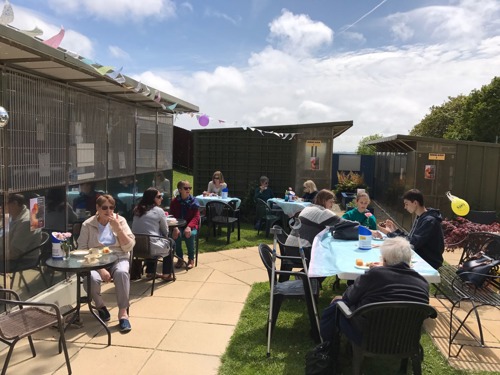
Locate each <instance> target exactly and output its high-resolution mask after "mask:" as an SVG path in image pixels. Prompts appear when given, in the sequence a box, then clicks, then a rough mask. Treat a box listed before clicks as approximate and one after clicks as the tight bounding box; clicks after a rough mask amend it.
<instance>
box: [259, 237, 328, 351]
mask: <svg viewBox="0 0 500 375" xmlns="http://www.w3.org/2000/svg"><path fill="white" fill-rule="evenodd" d="M259 255H260V258H261V260H262V263H264V266H265V267H266V270H267V274H268V276H269V284H270V285H271V280H272V269H273V267H274V269H275V278H274V290H272V291H271V293H272V294H273V310H272V313H271V320H270V321H271V334H272V332H273V331H274V327H275V326H276V321H277V319H278V314H279V311H280V308H281V304H282V303H283V301H284V300H285V299H286V298H296V299H297V298H298V299H304V300H305V301H306V304H307V312H308V315H309V322H310V324H311V333H312V336H313V338H314V339H315V340H316V341H319V327H318V326H317V324H316V318H315V315H314V307H313V304H315V303H316V300H317V299H318V295H319V287H318V283H317V282H316V280H314V279H311V286H312V289H313V290H312V294H313V295H314V298H311V290H310V289H309V283H308V281H307V275H306V274H305V273H304V272H291V271H281V270H277V269H276V265H275V264H273V257H272V250H271V249H270V248H269V246H268V245H266V244H260V245H259ZM276 257H277V258H278V259H280V260H283V259H287V260H292V259H290V258H293V257H284V256H281V255H276ZM293 260H296V259H293ZM299 260H300V258H299ZM283 274H287V275H288V276H289V277H290V276H295V278H296V279H295V280H288V281H284V282H279V281H277V280H276V276H280V275H283ZM268 328H269V321H268V325H267V326H266V332H268V331H267V330H268Z"/></svg>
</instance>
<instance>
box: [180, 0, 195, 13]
mask: <svg viewBox="0 0 500 375" xmlns="http://www.w3.org/2000/svg"><path fill="white" fill-rule="evenodd" d="M181 8H185V9H187V10H189V11H190V12H192V11H193V5H192V4H191V3H190V2H187V1H184V2H183V3H181Z"/></svg>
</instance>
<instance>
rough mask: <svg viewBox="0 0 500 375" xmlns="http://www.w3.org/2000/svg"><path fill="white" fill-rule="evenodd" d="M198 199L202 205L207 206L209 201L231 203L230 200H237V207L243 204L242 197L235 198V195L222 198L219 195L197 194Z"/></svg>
mask: <svg viewBox="0 0 500 375" xmlns="http://www.w3.org/2000/svg"><path fill="white" fill-rule="evenodd" d="M196 199H197V200H198V202H199V203H200V206H202V207H205V206H206V205H207V203H208V202H213V201H220V202H224V203H229V202H230V201H233V200H234V201H236V208H238V207H240V204H241V199H240V198H234V197H227V198H224V199H223V198H221V197H219V196H217V197H204V196H203V195H197V196H196Z"/></svg>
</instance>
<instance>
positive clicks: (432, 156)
mask: <svg viewBox="0 0 500 375" xmlns="http://www.w3.org/2000/svg"><path fill="white" fill-rule="evenodd" d="M445 158H446V154H433V153H429V160H444V159H445Z"/></svg>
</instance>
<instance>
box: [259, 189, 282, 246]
mask: <svg viewBox="0 0 500 375" xmlns="http://www.w3.org/2000/svg"><path fill="white" fill-rule="evenodd" d="M256 205H257V215H256V216H257V220H259V222H260V224H259V226H258V228H257V235H258V234H259V233H260V230H261V229H262V226H264V227H265V229H266V237H269V231H270V230H271V227H272V226H273V225H274V224H276V223H277V222H280V221H281V217H280V216H277V215H275V214H274V213H273V211H272V210H271V207H269V205H268V204H267V203H266V202H264V201H263V200H262V199H260V198H257V201H256Z"/></svg>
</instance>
